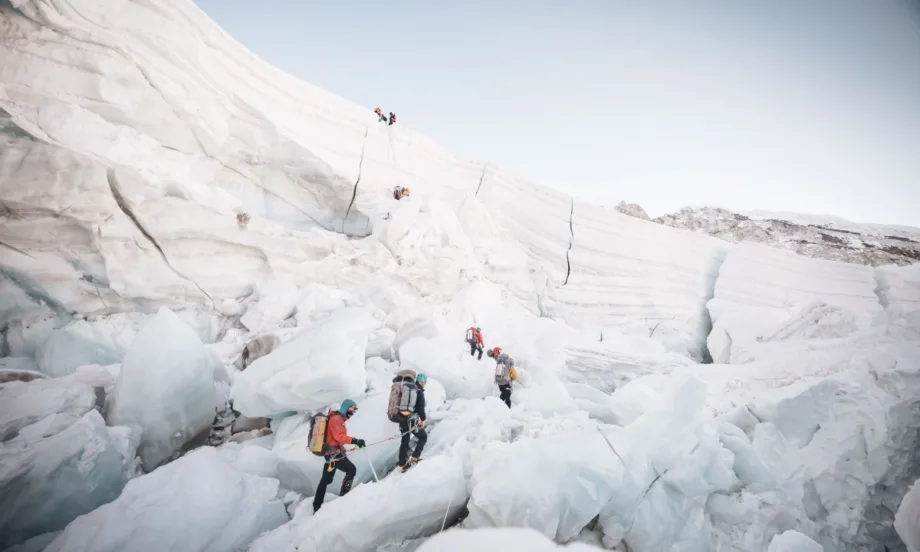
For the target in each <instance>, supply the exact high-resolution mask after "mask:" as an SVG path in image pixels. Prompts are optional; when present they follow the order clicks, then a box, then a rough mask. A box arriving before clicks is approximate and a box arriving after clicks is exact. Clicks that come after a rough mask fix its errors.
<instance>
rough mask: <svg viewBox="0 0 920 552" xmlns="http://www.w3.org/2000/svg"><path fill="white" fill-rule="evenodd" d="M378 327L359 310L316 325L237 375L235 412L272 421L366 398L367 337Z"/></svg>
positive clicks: (339, 313) (337, 313) (342, 312)
mask: <svg viewBox="0 0 920 552" xmlns="http://www.w3.org/2000/svg"><path fill="white" fill-rule="evenodd" d="M377 325H378V322H377V321H376V320H374V318H373V317H372V316H371V315H369V314H368V313H367V311H365V310H364V309H361V308H356V307H355V308H344V309H341V310H338V311H335V312H334V313H333V314H331V315H329V316H328V317H326V318H322V319H320V320H318V321H316V322H315V323H314V324H313V325H311V326H310V327H308V328H306V329H304V330H302V331H301V332H300V333H299V334H298V335H296V336H295V337H294V338H292V339H291V340H290V341H288V342H287V343H285V344H283V345H282V346H281V347H279V348H278V349H276V350H275V351H274V352H272V353H271V354H269V355H267V356H264V357H262V358H260V359H258V360H256V361H255V362H253V363H252V364H251V365H250V366H249V367H248V368H247V369H246V371H244V372H243V373H242V374H240V375H239V377H238V378H237V380H236V390H235V394H234V408H236V409H237V410H238V411H240V412H241V413H243V414H245V415H246V416H250V417H256V416H271V415H277V414H281V413H284V412H288V411H294V410H315V409H318V408H321V407H322V406H324V405H330V404H333V403H337V402H341V401H342V399H344V398H346V397H349V396H352V395H354V396H357V395H359V394H361V393H363V392H364V389H365V383H366V374H365V369H364V353H365V351H366V349H367V338H368V335H369V334H370V332H371V331H372V330H373V329H375V328H376V327H377Z"/></svg>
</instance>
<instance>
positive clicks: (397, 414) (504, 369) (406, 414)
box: [307, 327, 517, 513]
mask: <svg viewBox="0 0 920 552" xmlns="http://www.w3.org/2000/svg"><path fill="white" fill-rule="evenodd" d="M466 342H467V344H468V345H469V346H470V356H476V352H477V351H478V352H479V358H478V360H482V351H483V347H484V340H483V337H482V329H481V328H479V327H471V328H469V329H468V330H467V332H466ZM487 355H488V356H489V358H491V359H494V360H495V362H496V364H495V376H494V381H495V383H496V385H498V390H499V395H500V397H501V399H502V400H503V401H504V402H505V404H506V405H508V408H511V383H512V382H514V381H515V380H517V370H516V369H515V366H514V359H513V358H511V356H510V355H508V354H507V353H503V352H502V350H501V347H493V348H491V349H489V351H488V353H487ZM427 383H428V376H427V375H426V374H425V373H424V372H419V373H416V372H415V371H414V370H408V369H403V370H400V371H398V372H397V373H396V376H395V377H394V378H393V384H392V385H391V387H390V397H389V400H388V401H387V418H389V420H390V421H391V422H393V423H395V424H397V425H398V426H399V434H398V435H394V436H392V437H388V438H386V439H383V440H381V441H378V442H376V443H372V444H380V443H383V442H386V441H390V440H392V439H396V438H397V437H398V438H399V439H400V444H399V469H400V471H402V472H405V471H406V470H408V469H409V468H411V467H412V466H414V465H415V464H417V463H418V461H419V460H420V459H421V456H422V451H423V450H424V449H425V444H426V443H427V442H428V433H427V432H426V431H425V420H426V414H425V386H426V385H427ZM357 411H358V405H357V404H356V403H355V401H353V400H351V399H345V400H344V401H342V404H341V405H340V406H339V408H338V409H332V410H329V411H328V412H326V413H322V412H320V413H318V414H314V415H313V417H312V418H311V420H310V437H309V443H308V445H307V448H308V449H309V450H310V452H312V453H313V454H315V455H317V456H322V457H323V459H324V460H325V462H324V463H323V473H322V476H321V477H320V481H319V485H317V487H316V496H314V497H313V512H314V513H315V512H316V511H318V510H319V509H320V508H321V507H322V505H323V501H324V500H325V497H326V488H327V487H328V486H329V484H330V483H332V481H333V480H334V479H335V473H336V471H341V472H343V473H344V474H345V477H344V479H342V488H341V491H340V493H339V496H344V495H346V494H348V492H349V491H350V490H351V487H352V484H353V483H354V479H355V474H356V473H357V468H356V467H355V465H354V463H352V461H351V460H349V458H348V455H349V454H351V452H352V451H353V450H355V449H352V450H346V449H345V445H355V447H357V448H358V449H362V448H364V447H365V446H367V444H366V443H365V441H364V439H357V438H355V437H352V436H350V435H349V434H348V428H347V427H346V423H347V422H348V420H350V419H351V417H352V416H354V414H355V412H357ZM413 435H415V440H416V443H415V448H414V449H412V448H411V446H410V445H411V442H412V436H413Z"/></svg>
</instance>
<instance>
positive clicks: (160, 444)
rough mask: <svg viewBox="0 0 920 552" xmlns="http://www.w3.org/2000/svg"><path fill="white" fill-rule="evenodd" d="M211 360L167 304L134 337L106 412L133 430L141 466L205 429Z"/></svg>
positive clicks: (211, 400) (211, 408)
mask: <svg viewBox="0 0 920 552" xmlns="http://www.w3.org/2000/svg"><path fill="white" fill-rule="evenodd" d="M213 362H214V360H213V357H212V356H210V355H209V354H208V352H207V351H206V350H205V348H204V346H203V345H202V343H201V340H200V339H199V338H198V335H197V334H196V333H195V332H194V331H193V330H192V329H191V328H190V327H189V326H188V325H187V324H185V323H184V322H182V321H181V320H179V318H178V317H176V315H175V314H173V313H172V312H171V311H170V310H169V309H166V308H161V309H160V310H159V312H158V313H157V315H156V317H155V318H153V319H152V320H151V321H150V322H149V323H148V324H147V325H146V326H144V328H143V329H142V330H141V332H140V333H139V334H138V336H137V338H136V339H135V340H134V344H133V345H132V346H131V350H130V351H128V354H126V355H125V358H124V361H123V362H122V365H121V371H120V372H119V374H118V380H117V383H116V385H115V390H114V393H113V396H112V400H111V402H110V403H109V405H108V411H107V416H106V418H107V420H108V422H109V423H110V424H112V425H124V426H128V427H131V428H132V429H134V430H135V431H137V432H138V434H139V435H140V446H139V447H138V456H140V457H141V460H142V462H143V467H144V470H146V471H148V472H149V471H151V470H153V469H154V468H155V467H157V466H159V465H160V464H162V463H163V462H165V461H166V460H167V459H168V458H169V457H170V456H172V455H173V454H174V453H175V452H177V451H178V450H180V449H181V448H182V446H183V445H184V444H185V443H186V442H188V441H189V440H191V439H193V438H195V437H197V436H199V435H200V434H201V433H202V432H207V431H209V430H210V427H211V422H212V421H213V419H214V414H215V407H216V395H215V388H214V365H213Z"/></svg>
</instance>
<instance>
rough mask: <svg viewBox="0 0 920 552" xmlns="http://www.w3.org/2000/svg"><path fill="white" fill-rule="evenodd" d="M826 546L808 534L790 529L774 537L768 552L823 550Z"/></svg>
mask: <svg viewBox="0 0 920 552" xmlns="http://www.w3.org/2000/svg"><path fill="white" fill-rule="evenodd" d="M823 551H824V548H823V547H822V546H821V545H820V544H818V543H816V542H815V541H813V540H812V539H811V538H809V537H808V536H806V535H803V534H802V533H799V532H798V531H794V530H789V531H784V532H783V533H781V534H779V535H776V536H775V537H773V540H771V541H770V546H769V548H767V552H823Z"/></svg>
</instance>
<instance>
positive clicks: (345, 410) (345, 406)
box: [339, 399, 358, 416]
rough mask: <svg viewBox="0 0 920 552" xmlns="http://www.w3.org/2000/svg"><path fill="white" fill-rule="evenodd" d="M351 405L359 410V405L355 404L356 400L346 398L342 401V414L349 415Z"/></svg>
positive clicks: (340, 412)
mask: <svg viewBox="0 0 920 552" xmlns="http://www.w3.org/2000/svg"><path fill="white" fill-rule="evenodd" d="M351 407H355V411H357V410H358V405H357V404H355V401H353V400H351V399H345V400H344V401H342V406H340V407H339V414H341V415H342V416H348V409H349V408H351Z"/></svg>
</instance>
